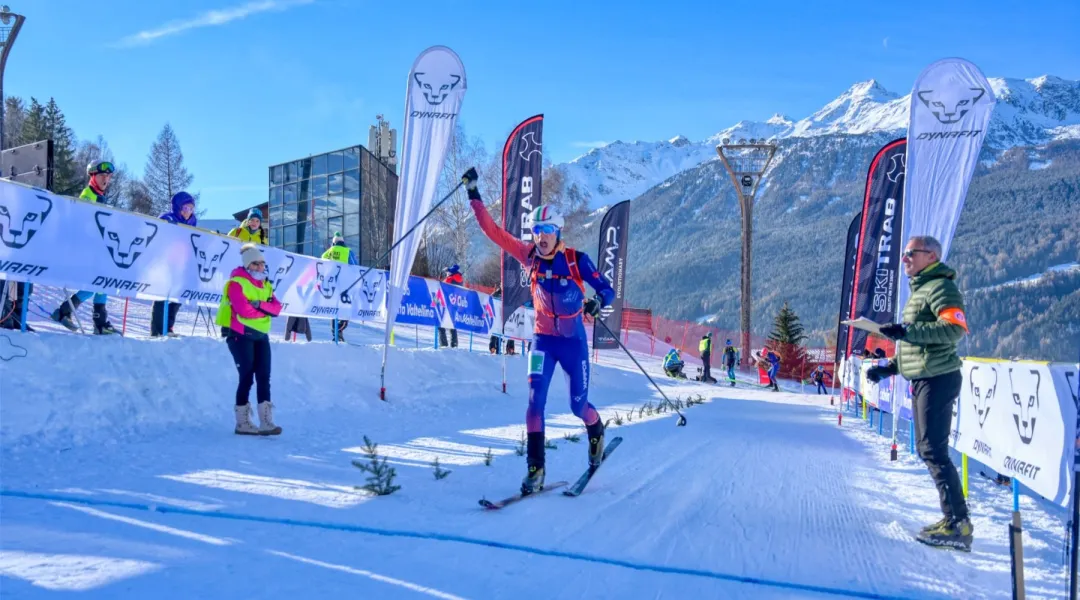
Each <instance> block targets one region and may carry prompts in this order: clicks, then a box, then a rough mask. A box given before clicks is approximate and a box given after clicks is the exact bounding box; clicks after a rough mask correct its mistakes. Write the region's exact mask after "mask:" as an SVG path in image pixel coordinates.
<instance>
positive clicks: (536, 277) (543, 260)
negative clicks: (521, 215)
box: [462, 169, 615, 494]
mask: <svg viewBox="0 0 1080 600" xmlns="http://www.w3.org/2000/svg"><path fill="white" fill-rule="evenodd" d="M478 179H479V175H478V174H477V172H476V169H469V171H468V172H467V173H465V175H464V176H463V177H462V183H464V184H465V189H466V190H467V192H468V196H469V201H470V206H471V207H472V209H473V214H474V215H475V216H476V220H477V222H478V223H479V225H480V229H481V231H483V232H484V235H486V236H487V237H488V239H490V240H491V241H492V242H495V244H496V245H498V246H499V247H500V248H502V249H503V250H505V251H506V253H507V254H509V255H510V256H512V257H514V259H516V260H517V261H518V262H520V263H521V265H522V267H523V268H524V270H525V272H526V273H527V274H528V276H529V281H530V290H531V297H532V302H533V306H534V307H535V310H536V324H535V325H534V328H533V332H534V336H533V337H534V340H535V343H534V344H533V345H532V347H531V348H530V350H529V408H528V409H527V410H526V412H525V428H526V430H527V431H528V436H527V446H526V448H527V457H528V460H527V462H528V473H527V474H526V476H525V479H524V481H522V483H521V493H522V494H531V493H533V492H536V491H539V490H542V489H543V486H544V404H545V403H546V402H547V392H548V386H549V384H550V383H551V378H552V376H553V375H555V367H556V366H561V367H562V369H563V372H565V373H566V375H567V377H568V378H569V380H570V410H572V411H573V413H574V414H575V415H577V417H578V418H580V419H581V420H582V421H583V422H584V423H585V430H586V432H587V434H588V436H589V465H590V466H591V467H596V466H598V465H599V464H600V463H601V461H602V460H603V455H604V423H603V421H601V420H600V413H598V412H597V411H596V408H595V407H594V406H593V405H592V404H590V403H589V346H588V336H587V335H586V333H585V323H584V318H583V315H585V314H589V315H591V316H592V317H593V318H595V317H597V316H598V315H599V314H600V309H602V308H603V307H605V306H608V305H610V304H611V302H612V301H613V300H614V299H615V290H614V289H612V287H611V282H610V281H608V280H607V278H605V277H604V276H603V274H601V273H600V271H598V270H597V268H596V266H595V265H594V264H593V262H592V260H591V259H590V258H589V256H588V255H586V254H585V253H584V252H579V251H577V250H575V249H574V248H569V247H567V246H566V244H565V243H563V241H562V228H563V218H562V216H561V215H559V214H558V212H557V211H556V210H555V207H553V206H551V205H549V204H544V205H541V206H538V207H537V208H536V209H535V210H533V211H532V213H531V214H530V215H529V219H528V226H529V232H530V233H531V234H532V237H531V239H530V240H528V241H525V240H521V239H518V237H516V236H515V235H514V234H512V233H509V232H508V231H506V230H505V229H503V228H502V227H500V226H499V225H498V224H497V223H495V220H494V219H493V218H492V217H491V215H490V214H489V213H488V209H487V207H486V206H484V202H483V200H482V199H481V197H480V190H479V189H478V187H477V181H478ZM586 283H588V284H589V286H590V287H592V288H593V290H595V291H596V294H594V295H593V297H592V298H589V297H588V294H587V293H586V291H585V284H586Z"/></svg>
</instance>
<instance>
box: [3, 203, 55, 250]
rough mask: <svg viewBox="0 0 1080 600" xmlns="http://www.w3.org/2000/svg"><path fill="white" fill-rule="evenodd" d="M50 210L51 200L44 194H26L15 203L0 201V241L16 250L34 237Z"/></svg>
mask: <svg viewBox="0 0 1080 600" xmlns="http://www.w3.org/2000/svg"><path fill="white" fill-rule="evenodd" d="M50 212H52V200H49V199H48V198H46V197H45V196H38V195H36V194H35V195H33V196H29V195H28V196H26V197H25V200H23V201H21V202H15V203H7V202H4V203H0V241H3V242H4V245H5V246H7V247H8V248H13V249H15V250H18V249H19V248H22V247H23V246H25V245H27V244H29V243H30V240H32V239H34V234H36V233H37V232H38V230H39V229H41V226H42V224H43V223H45V219H46V218H47V217H48V216H49V213H50Z"/></svg>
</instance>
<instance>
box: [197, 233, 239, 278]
mask: <svg viewBox="0 0 1080 600" xmlns="http://www.w3.org/2000/svg"><path fill="white" fill-rule="evenodd" d="M229 247H230V244H229V242H227V241H225V240H223V239H221V238H219V237H215V236H212V235H202V234H198V233H193V234H191V249H192V250H194V252H195V262H196V264H197V265H198V269H199V280H200V281H202V282H203V283H209V282H210V281H212V280H213V279H214V275H216V274H217V270H218V267H219V266H221V261H222V259H224V258H225V253H226V252H228V251H229Z"/></svg>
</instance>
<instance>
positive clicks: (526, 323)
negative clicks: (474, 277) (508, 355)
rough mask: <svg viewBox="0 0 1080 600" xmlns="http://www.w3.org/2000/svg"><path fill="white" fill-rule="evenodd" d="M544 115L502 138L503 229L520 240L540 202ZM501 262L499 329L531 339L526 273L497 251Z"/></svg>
mask: <svg viewBox="0 0 1080 600" xmlns="http://www.w3.org/2000/svg"><path fill="white" fill-rule="evenodd" d="M543 143H544V115H536V116H533V117H529V118H528V119H525V120H524V121H522V122H521V123H519V124H518V126H517V127H515V128H514V131H513V132H511V133H510V136H509V137H507V138H506V145H505V146H503V154H502V170H503V172H502V183H503V189H502V197H503V212H502V221H503V222H502V226H503V229H505V230H507V231H509V232H510V234H511V235H513V236H514V237H516V238H518V239H519V240H521V241H523V242H531V241H532V231H530V229H529V223H528V220H529V215H530V214H531V213H532V211H533V209H534V208H536V207H537V206H539V205H540V190H541V189H542V187H541V186H542V179H541V177H542V176H543V173H544V164H543V163H544V153H543ZM499 257H500V261H501V263H502V314H503V320H504V321H503V332H504V333H505V334H506V335H508V336H510V337H516V338H521V339H532V333H533V332H532V326H531V324H532V319H530V318H529V316H528V311H529V309H528V308H527V307H526V306H525V303H526V302H528V301H529V299H530V298H531V295H532V293H531V291H530V290H529V278H528V273H527V272H526V271H525V269H524V267H522V265H521V263H520V262H518V261H517V260H515V259H513V258H511V257H508V256H507V255H506V252H504V251H500V252H499Z"/></svg>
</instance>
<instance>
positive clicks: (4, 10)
mask: <svg viewBox="0 0 1080 600" xmlns="http://www.w3.org/2000/svg"><path fill="white" fill-rule="evenodd" d="M12 19H14V21H15V23H14V24H12V25H11V26H10V28H9V26H8V25H9V24H10V23H11V22H12ZM23 21H26V17H24V16H22V15H17V14H15V13H13V12H11V9H9V8H8V7H7V6H3V7H0V150H3V149H4V147H5V144H4V142H3V140H4V104H5V103H6V102H5V101H6V99H7V96H5V95H4V67H5V66H7V59H8V53H9V52H10V51H11V46H12V45H14V44H15V38H17V37H18V36H19V29H22V24H23ZM9 145H11V146H14V145H15V144H9ZM3 167H4V163H3V154H0V172H2V171H3ZM24 318H25V317H24Z"/></svg>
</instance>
